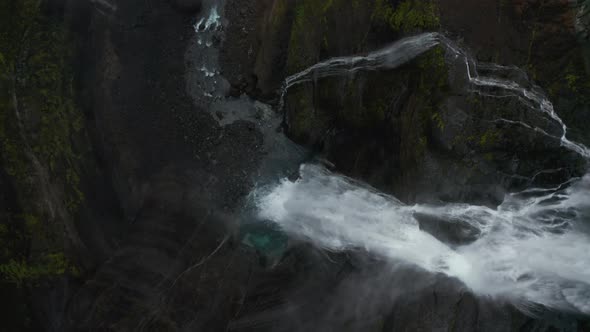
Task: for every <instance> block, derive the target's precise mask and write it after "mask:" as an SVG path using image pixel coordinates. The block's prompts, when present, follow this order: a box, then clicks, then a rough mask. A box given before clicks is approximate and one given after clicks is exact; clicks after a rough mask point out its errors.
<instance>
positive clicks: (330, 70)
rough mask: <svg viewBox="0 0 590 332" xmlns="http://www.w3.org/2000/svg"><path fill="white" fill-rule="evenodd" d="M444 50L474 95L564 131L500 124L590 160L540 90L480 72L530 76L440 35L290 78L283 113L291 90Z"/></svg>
mask: <svg viewBox="0 0 590 332" xmlns="http://www.w3.org/2000/svg"><path fill="white" fill-rule="evenodd" d="M435 46H441V47H443V49H444V50H445V51H446V54H447V57H449V56H450V57H452V58H454V59H455V60H457V59H459V60H460V61H462V62H463V63H464V64H465V69H466V70H465V73H466V76H467V77H466V79H467V81H468V82H469V83H470V85H471V88H472V91H473V92H474V93H478V94H481V95H485V96H488V97H507V96H512V97H517V98H518V100H520V101H521V102H522V103H524V104H525V105H527V106H528V107H531V108H533V109H534V110H536V111H538V112H540V113H541V114H543V115H546V116H548V117H549V119H550V120H551V121H553V122H555V123H556V124H557V125H558V126H559V127H560V128H561V130H562V132H561V135H560V136H558V137H555V136H552V135H550V134H548V133H547V132H546V131H544V130H543V129H541V128H538V127H534V126H532V125H530V124H526V123H523V122H521V121H514V120H510V119H497V121H502V122H508V123H511V124H515V125H520V126H524V127H525V128H528V129H531V130H535V131H537V132H539V133H541V134H543V135H546V136H549V137H551V138H554V139H557V140H559V141H560V142H561V145H562V146H563V147H565V148H567V149H569V150H572V151H574V152H576V153H578V154H580V155H581V156H583V157H585V158H590V150H589V149H588V148H587V147H585V146H584V145H582V144H579V143H575V142H572V141H570V140H569V139H568V138H567V126H566V125H565V123H564V122H563V121H562V120H561V118H560V117H559V116H558V115H557V113H556V112H555V110H554V108H553V104H552V103H551V101H549V99H548V98H547V96H546V95H545V94H544V93H543V91H542V90H541V89H540V88H539V87H538V86H534V85H533V86H532V87H525V86H522V85H521V84H519V83H517V82H514V81H509V80H506V79H503V78H500V77H495V76H484V75H480V74H479V73H478V69H479V68H482V69H486V70H487V71H491V72H493V71H506V70H511V71H515V72H520V73H521V75H524V76H526V74H525V73H524V72H523V71H522V70H520V69H519V68H516V67H505V66H499V65H495V64H489V63H482V64H480V63H478V62H477V61H476V60H475V58H473V57H472V56H471V55H470V54H469V52H467V51H466V50H464V49H462V48H461V47H459V45H458V44H457V43H455V42H453V41H451V40H450V39H448V38H447V37H445V36H444V35H442V34H440V33H436V32H431V33H423V34H419V35H416V36H412V37H407V38H404V39H401V40H399V41H397V42H395V43H393V44H391V45H389V46H387V47H385V48H382V49H380V50H377V51H374V52H371V53H369V54H367V55H364V56H359V55H356V56H347V57H336V58H332V59H328V60H326V61H322V62H319V63H317V64H315V65H313V66H311V67H309V68H307V69H305V70H303V71H301V72H299V73H296V74H293V75H291V76H289V77H287V78H286V79H285V81H284V83H283V85H282V89H281V92H280V99H279V110H283V108H284V99H285V96H286V94H287V92H288V91H289V89H290V88H291V87H293V86H295V85H299V84H302V83H305V82H310V81H315V80H317V79H321V78H326V77H333V76H343V75H346V74H350V73H354V72H359V71H371V70H386V69H395V68H397V67H399V66H401V65H403V64H406V63H408V62H410V61H412V60H413V59H415V58H417V57H418V56H420V55H421V54H423V53H425V52H427V51H428V50H430V49H432V48H434V47H435Z"/></svg>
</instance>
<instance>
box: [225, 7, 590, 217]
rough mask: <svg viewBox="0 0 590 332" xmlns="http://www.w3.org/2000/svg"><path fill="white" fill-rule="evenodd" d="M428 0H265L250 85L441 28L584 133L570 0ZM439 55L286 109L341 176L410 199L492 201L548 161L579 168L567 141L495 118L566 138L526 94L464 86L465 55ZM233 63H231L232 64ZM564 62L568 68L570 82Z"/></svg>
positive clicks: (339, 83) (294, 94)
mask: <svg viewBox="0 0 590 332" xmlns="http://www.w3.org/2000/svg"><path fill="white" fill-rule="evenodd" d="M426 3H427V5H424V4H422V5H418V4H414V3H413V2H412V1H368V2H363V3H361V4H358V3H356V2H341V1H333V2H329V3H328V4H326V6H320V5H318V4H317V3H316V2H311V1H301V2H298V3H294V2H289V1H278V0H277V1H271V2H269V3H267V4H266V7H264V8H265V9H260V10H259V11H258V13H259V14H253V16H254V17H256V15H258V16H259V18H258V26H257V30H256V31H257V32H256V33H257V34H258V35H259V36H260V38H261V39H260V40H261V41H262V42H261V43H260V45H257V46H255V47H254V48H251V50H252V52H253V55H252V54H251V55H249V56H250V58H252V59H254V58H255V59H256V60H250V61H256V62H252V63H260V64H263V66H256V67H252V68H253V72H252V73H253V75H254V76H255V77H256V78H257V81H256V86H257V89H254V90H258V91H263V92H264V93H267V94H269V93H270V94H272V92H273V91H277V90H278V88H279V86H280V80H278V79H277V77H281V73H282V77H285V76H287V75H289V74H293V73H295V72H297V71H299V70H302V69H304V68H306V67H307V66H310V65H313V64H315V63H317V62H318V61H320V60H322V59H327V58H330V57H334V56H342V55H352V54H363V53H365V52H367V51H370V50H375V49H377V48H378V47H380V46H382V45H384V44H386V43H387V42H391V41H393V40H396V39H399V38H400V37H401V36H403V35H405V34H414V33H417V32H420V31H428V30H439V29H440V30H444V31H448V33H449V35H450V37H452V38H454V39H458V40H461V41H462V45H464V46H465V47H467V48H468V49H470V50H472V52H473V54H474V56H475V57H476V58H477V59H479V60H480V61H487V62H495V63H500V64H504V65H516V66H519V67H521V68H523V69H525V71H522V72H520V71H509V70H506V71H504V72H502V73H498V72H497V71H495V72H494V73H491V75H500V77H501V78H503V79H506V80H512V81H514V82H517V83H518V84H520V85H522V86H524V87H526V88H531V87H532V84H533V82H535V83H538V84H540V85H541V86H542V87H544V88H545V90H546V92H547V95H548V98H549V99H550V100H551V101H553V102H554V104H555V109H556V111H557V113H558V114H560V115H561V116H562V118H563V119H564V120H565V121H566V123H567V124H569V125H570V127H571V129H570V132H569V136H568V137H571V138H572V139H576V140H584V138H585V137H586V135H587V131H585V130H584V129H583V126H582V125H580V124H581V123H584V122H585V121H584V120H583V119H585V117H587V114H589V113H588V112H586V111H580V110H585V109H587V106H585V105H586V104H584V103H585V101H584V100H585V99H587V98H585V97H584V95H585V92H583V91H586V89H588V88H590V86H586V84H585V83H580V82H581V81H583V80H584V78H583V77H585V74H584V60H583V57H582V55H581V52H580V48H579V47H578V46H577V44H576V35H575V20H574V18H575V15H576V11H575V9H573V8H572V7H571V6H570V4H569V3H568V1H559V0H556V1H549V2H547V1H543V2H542V1H517V0H514V1H495V0H484V1H477V2H470V3H469V4H465V3H464V2H462V1H455V0H445V1H440V2H437V4H434V3H432V7H430V6H429V5H428V2H426ZM408 8H409V9H408ZM246 16H248V15H246ZM398 18H404V19H403V20H401V19H400V20H398ZM404 22H413V23H412V24H406V23H404ZM312 27H313V28H312ZM344 36H345V37H344ZM228 38H231V34H230V35H229V37H228ZM541 40H543V42H542V43H541ZM506 45H508V46H506ZM434 53H435V52H431V53H429V54H426V55H424V56H423V57H420V58H419V59H416V60H415V61H412V62H410V63H409V64H408V65H407V66H404V67H403V68H399V69H398V70H394V71H389V72H365V73H362V72H360V73H356V74H354V75H350V76H348V77H339V78H327V79H321V80H316V81H313V82H310V83H305V84H302V85H300V86H296V87H293V88H291V90H290V91H289V93H288V94H287V97H286V108H285V112H286V120H287V124H288V128H289V130H288V134H289V136H290V137H291V138H292V139H294V140H295V141H297V142H299V143H302V144H305V145H308V146H311V147H314V148H316V150H317V151H319V152H321V153H323V154H324V155H326V156H327V157H328V159H329V160H330V161H331V162H333V163H334V164H335V165H336V168H337V169H338V170H339V171H342V172H345V173H347V174H349V175H352V176H355V177H359V178H362V179H364V180H366V181H368V182H370V183H371V184H372V185H374V186H376V187H378V188H380V189H383V190H386V191H388V192H393V193H394V194H396V195H397V196H398V197H400V198H401V199H403V200H405V201H408V202H412V201H441V200H442V201H468V202H473V203H478V204H485V205H491V206H494V205H496V204H498V203H499V202H500V201H501V200H502V198H503V195H504V193H505V192H506V191H507V190H517V189H518V188H520V187H522V186H523V185H526V184H527V183H529V182H530V180H531V178H532V177H533V176H534V174H535V173H536V172H538V171H540V170H542V169H545V168H555V169H561V168H564V169H565V170H566V173H567V175H565V176H564V177H562V178H559V179H554V181H555V183H558V181H561V180H564V179H565V178H567V177H569V176H574V175H578V174H579V173H580V172H581V170H582V168H583V167H584V166H583V163H582V162H581V161H580V158H578V157H577V156H575V154H572V153H571V152H569V151H567V150H566V149H564V148H562V147H560V142H559V140H558V139H554V138H550V137H548V136H547V135H542V134H540V133H539V132H535V130H530V128H523V127H519V125H518V124H516V125H515V123H512V124H510V123H508V122H501V121H500V122H499V121H498V120H499V119H511V120H517V121H520V122H525V123H529V124H531V125H532V126H533V127H538V128H541V129H542V130H543V131H546V132H547V133H548V134H549V135H551V136H555V137H560V136H561V128H560V127H559V125H557V124H556V123H555V122H552V121H550V120H547V119H546V118H545V117H543V116H541V115H539V114H538V113H535V112H534V111H531V110H527V107H526V106H524V105H523V104H522V103H520V102H519V100H518V98H508V100H500V99H498V98H490V97H486V96H482V95H479V94H475V93H473V92H472V91H470V89H471V87H469V86H468V84H465V82H459V83H457V81H456V78H457V77H461V78H462V79H463V80H464V79H465V78H466V77H467V73H466V72H465V70H464V68H463V69H461V68H460V67H461V65H462V64H460V63H452V61H451V62H449V61H448V60H449V59H448V58H447V59H443V58H444V55H441V54H440V53H439V54H434ZM271 64H272V65H271ZM234 66H235V64H234V65H232V64H230V63H228V62H226V68H234ZM564 66H566V67H567V66H569V68H571V71H572V74H569V75H570V76H568V77H569V78H568V77H566V76H567V75H568V74H564V73H563V70H562V68H563V67H564ZM244 67H247V66H244V65H242V68H244ZM443 67H444V68H443ZM576 68H577V69H576ZM580 70H581V71H580ZM482 72H483V69H482ZM574 72H575V73H580V72H581V73H582V74H581V75H579V74H574ZM484 74H490V73H484ZM570 83H571V84H570ZM250 89H251V90H252V88H250ZM588 91H590V90H588ZM484 94H485V92H484ZM557 155H558V156H559V157H555V156H557ZM457 174H461V176H457ZM441 175H442V176H441ZM555 183H553V184H555ZM547 185H549V183H547ZM433 192H436V194H433Z"/></svg>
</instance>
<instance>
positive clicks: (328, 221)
mask: <svg viewBox="0 0 590 332" xmlns="http://www.w3.org/2000/svg"><path fill="white" fill-rule="evenodd" d="M437 45H440V46H442V47H443V49H444V50H445V51H446V55H447V61H455V62H456V61H459V63H464V64H465V75H466V76H467V77H465V81H466V82H468V85H469V89H470V91H471V92H473V93H478V94H482V95H485V96H490V97H506V96H510V97H515V98H517V99H518V100H519V101H521V102H522V103H523V104H525V105H526V106H527V107H530V108H531V109H532V110H533V111H536V112H539V113H538V114H539V115H540V116H543V117H545V118H546V119H547V120H548V121H550V122H553V123H554V124H555V125H556V126H558V127H559V128H561V129H562V131H561V133H560V135H559V136H555V135H550V134H549V133H547V132H546V131H545V130H543V129H541V128H538V127H535V126H534V125H532V124H528V123H524V122H522V121H520V120H517V119H497V120H496V121H502V122H506V123H510V124H513V125H520V126H524V127H525V128H528V129H531V130H535V131H537V132H539V133H541V134H543V135H547V136H551V137H552V138H554V139H557V140H559V141H561V144H562V146H564V147H566V148H568V149H570V150H572V151H574V152H576V153H578V154H580V155H581V156H583V157H585V158H590V151H589V150H588V148H586V147H585V146H583V145H582V144H579V143H575V142H572V141H570V140H569V139H568V138H567V137H566V134H567V127H566V125H565V124H564V123H563V121H562V120H561V119H560V118H559V116H558V115H557V114H556V112H555V110H554V108H553V105H552V103H551V102H550V101H549V100H548V98H547V97H546V95H545V94H544V93H543V92H542V90H541V89H540V88H539V87H536V86H534V85H532V84H530V83H528V82H527V84H528V85H527V86H524V85H522V84H520V83H518V82H516V81H511V80H509V79H507V78H505V77H506V76H510V75H501V74H502V73H505V72H514V73H517V74H521V75H522V76H523V77H526V75H525V74H524V72H522V71H521V70H520V69H518V68H515V67H503V66H499V65H495V64H478V63H477V62H476V61H475V59H474V58H473V57H471V56H470V55H469V53H468V52H467V51H465V50H463V49H461V48H460V47H459V46H458V45H457V44H456V43H454V42H453V41H451V40H449V39H447V38H446V37H444V36H443V35H441V34H438V33H425V34H420V35H417V36H413V37H409V38H406V39H402V40H400V41H398V42H396V43H394V44H391V45H389V46H388V47H385V48H383V49H381V50H378V51H376V52H372V53H369V54H366V55H362V56H350V57H337V58H333V59H329V60H326V61H323V62H320V63H318V64H316V65H314V66H311V67H310V68H308V69H306V70H304V71H302V72H300V73H297V74H295V75H292V76H290V77H288V78H287V79H286V81H285V83H284V85H283V91H282V96H281V101H280V107H281V108H282V106H283V98H284V96H285V94H286V93H287V92H288V90H289V89H290V88H291V87H293V86H295V85H297V84H301V83H304V82H310V81H315V80H316V79H319V78H323V77H328V76H339V75H345V74H348V73H353V72H356V71H361V70H379V69H393V68H396V67H398V66H400V65H403V64H404V63H407V62H409V61H411V60H412V59H414V58H416V57H418V56H419V55H421V54H423V53H424V52H426V51H428V50H430V49H432V48H433V47H435V46H437ZM478 71H481V72H482V73H485V74H479V72H478ZM494 73H496V74H497V75H495V74H494ZM546 172H551V170H547V171H546ZM540 173H543V171H541V172H540ZM253 199H254V201H255V203H256V206H257V208H258V213H259V217H260V218H262V219H265V220H270V221H272V222H275V223H277V224H278V225H279V226H280V227H281V228H282V229H283V230H284V231H285V232H286V233H288V234H290V235H291V236H293V237H296V238H300V239H303V240H306V241H310V242H312V243H314V244H315V245H316V246H318V247H321V248H325V249H327V250H349V249H361V250H366V251H367V252H369V253H372V254H375V255H379V256H382V257H385V258H389V259H393V260H397V261H405V262H407V263H409V264H413V265H416V266H419V267H421V268H423V269H425V270H427V271H430V272H433V273H444V274H446V275H448V276H451V277H456V278H458V279H460V280H461V281H462V282H464V283H465V285H467V286H468V287H470V288H471V289H472V290H473V291H474V292H475V293H477V294H483V295H490V296H501V297H505V298H510V299H512V300H514V303H515V304H520V305H522V307H521V308H523V309H526V305H527V304H540V305H545V306H547V307H549V308H555V309H560V310H570V311H577V312H581V313H585V314H590V255H589V254H588V253H589V252H590V236H589V235H588V233H587V230H586V228H587V227H588V225H587V224H588V220H589V219H590V175H587V176H586V177H584V178H582V179H573V180H571V181H570V182H568V183H567V184H564V185H563V186H559V187H558V188H554V189H536V188H529V189H528V190H526V191H524V192H522V193H516V194H509V195H507V196H506V197H505V200H504V202H503V203H502V204H501V205H500V206H499V207H498V208H497V209H491V208H487V207H482V206H472V205H467V204H447V205H444V206H429V205H413V206H409V205H405V204H403V203H402V202H400V201H399V200H397V199H396V198H394V197H391V196H388V195H384V194H382V193H379V192H377V191H376V190H374V189H372V188H370V187H369V186H366V185H364V184H362V183H359V182H358V181H354V180H351V179H349V178H346V177H344V176H340V175H337V174H332V173H330V172H329V171H328V170H326V169H324V168H323V167H321V166H318V165H311V164H307V165H302V166H301V169H300V178H299V179H298V180H296V181H290V180H287V179H284V180H282V181H280V183H279V184H275V185H273V186H268V187H263V188H258V189H257V190H256V191H255V192H253ZM417 214H422V215H428V216H431V217H434V218H438V220H439V222H447V223H451V224H453V223H455V224H462V225H468V226H469V228H470V229H471V230H475V232H474V233H473V234H475V236H474V238H473V239H471V240H470V241H466V242H463V243H461V244H457V243H455V244H449V243H446V242H443V241H441V240H439V239H437V237H435V236H433V235H431V234H430V233H428V232H426V231H424V230H423V229H421V227H420V222H419V220H418V219H417V217H416V216H417ZM585 224H586V225H585ZM435 235H436V234H435ZM439 238H440V237H439Z"/></svg>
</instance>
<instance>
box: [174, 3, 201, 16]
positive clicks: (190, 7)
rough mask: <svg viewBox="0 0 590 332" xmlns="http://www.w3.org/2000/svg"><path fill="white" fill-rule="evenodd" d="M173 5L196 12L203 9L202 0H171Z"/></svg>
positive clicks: (184, 10)
mask: <svg viewBox="0 0 590 332" xmlns="http://www.w3.org/2000/svg"><path fill="white" fill-rule="evenodd" d="M170 1H171V3H172V5H173V6H174V7H175V8H177V9H178V10H180V11H183V12H186V13H189V14H190V13H195V12H198V11H199V10H200V9H201V0H170Z"/></svg>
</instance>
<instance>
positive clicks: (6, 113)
mask: <svg viewBox="0 0 590 332" xmlns="http://www.w3.org/2000/svg"><path fill="white" fill-rule="evenodd" d="M43 5H44V3H43V2H42V1H40V0H18V1H17V0H12V1H3V2H2V3H1V4H0V69H1V71H0V87H1V89H0V147H1V150H0V152H1V153H0V162H1V166H2V169H1V170H0V172H1V173H2V174H4V175H5V179H6V182H7V183H4V185H5V186H6V185H8V186H10V187H11V188H12V191H13V194H14V196H15V197H13V203H12V204H10V206H4V207H3V208H4V209H5V210H6V211H9V212H8V213H7V214H6V215H5V216H4V217H3V218H2V219H1V220H0V244H1V245H2V248H3V250H2V252H0V276H1V277H2V279H3V280H4V281H5V282H9V283H13V284H16V285H20V286H22V285H34V284H35V283H37V282H39V281H42V280H43V279H44V278H47V277H52V276H60V275H64V274H66V273H74V274H75V273H76V272H77V271H76V268H74V267H73V266H72V265H71V264H70V263H69V262H68V260H67V259H66V256H65V254H64V246H65V243H66V242H67V240H66V239H65V234H64V227H65V226H64V224H65V223H66V221H65V220H63V219H65V218H69V217H70V216H71V215H73V214H75V213H76V211H77V209H78V206H79V205H80V204H81V202H82V201H83V199H84V197H83V194H82V192H81V190H80V177H79V172H80V171H79V163H80V155H79V154H78V153H77V152H76V150H77V149H76V148H75V147H74V145H75V141H76V140H77V139H79V137H82V136H83V131H82V129H83V128H82V127H83V118H82V114H81V113H80V112H79V111H78V110H77V109H76V106H75V101H74V88H73V73H72V69H71V67H72V66H71V63H70V62H71V57H72V55H73V54H72V51H73V46H72V43H71V42H70V41H69V36H68V33H67V31H66V29H65V28H64V26H63V24H60V23H59V22H57V21H55V20H53V19H52V18H50V17H47V16H46V15H44V13H43ZM3 189H4V190H7V188H6V187H5V188H3Z"/></svg>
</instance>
